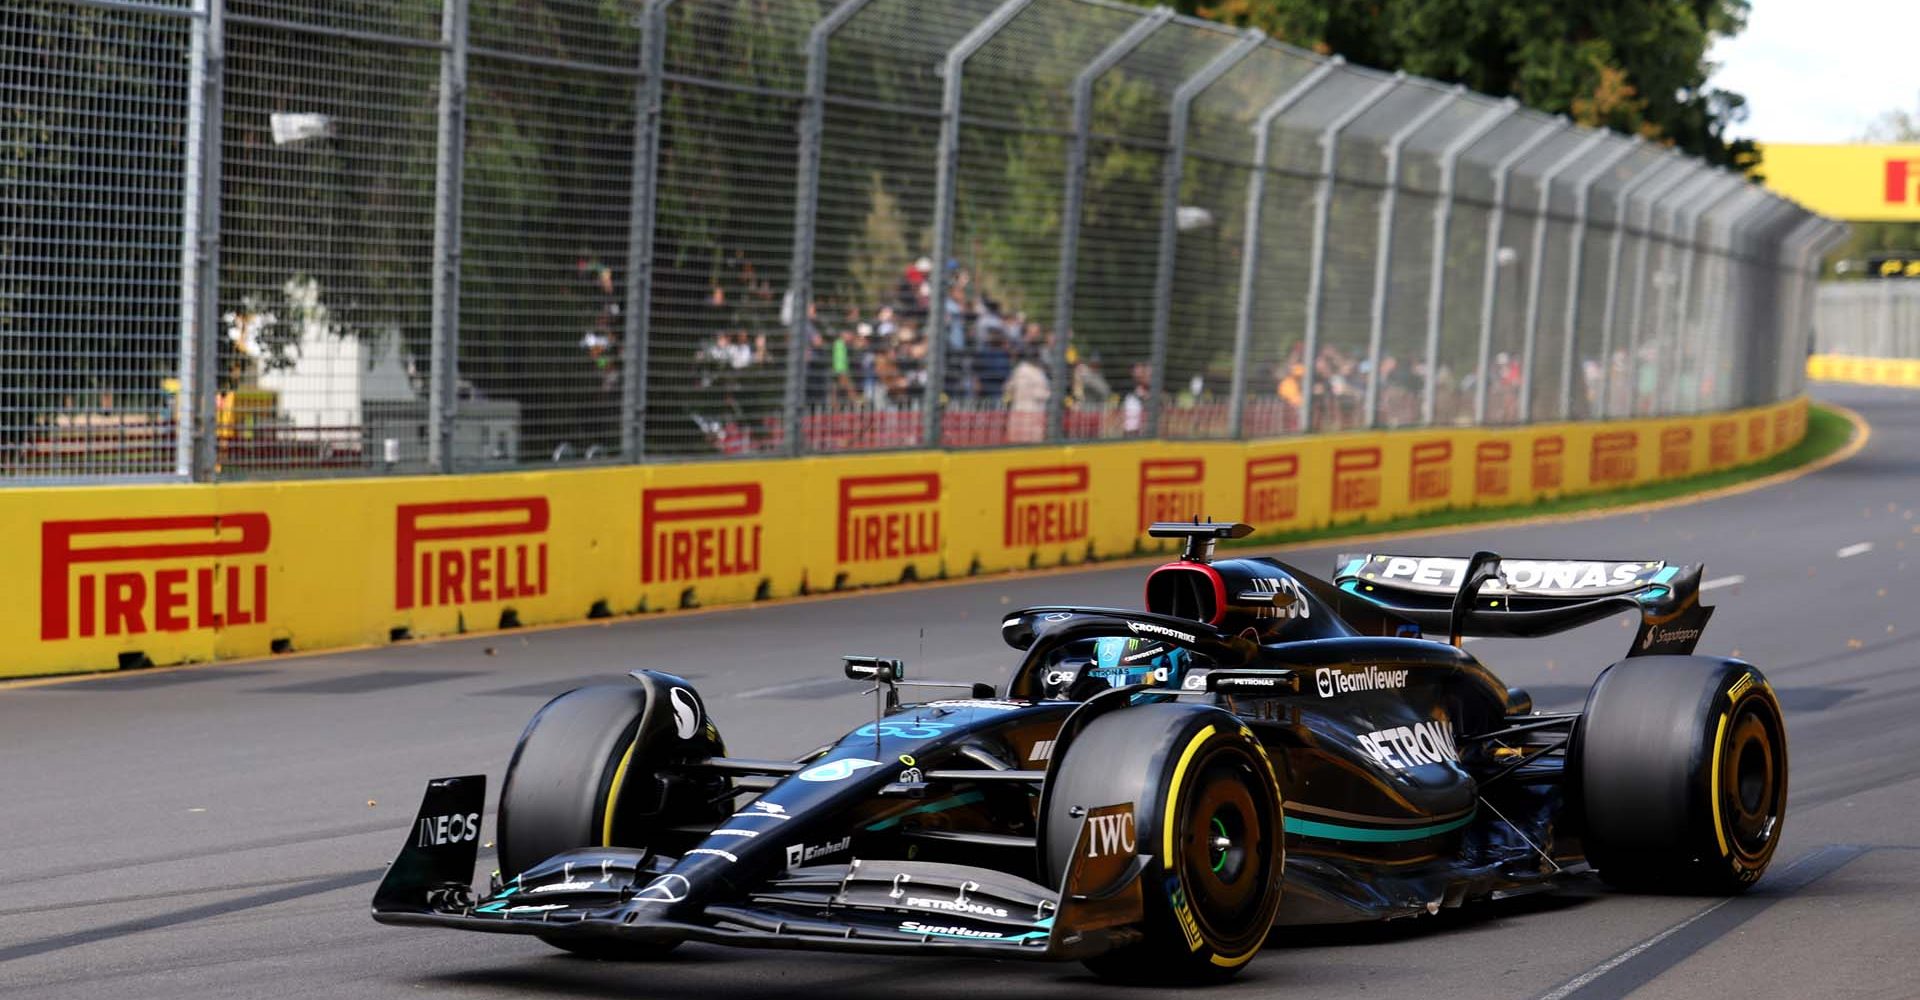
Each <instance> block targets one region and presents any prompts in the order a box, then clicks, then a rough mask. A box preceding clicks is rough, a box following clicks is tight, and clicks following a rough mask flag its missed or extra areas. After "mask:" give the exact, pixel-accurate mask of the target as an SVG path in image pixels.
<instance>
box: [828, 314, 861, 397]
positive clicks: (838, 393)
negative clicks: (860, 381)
mask: <svg viewBox="0 0 1920 1000" xmlns="http://www.w3.org/2000/svg"><path fill="white" fill-rule="evenodd" d="M859 336H860V335H859V334H858V333H856V332H854V331H853V330H847V329H842V330H841V331H840V336H839V337H838V338H837V339H836V340H834V342H833V389H834V402H836V403H841V404H844V405H847V406H855V405H858V403H859V402H860V394H859V393H858V392H857V391H856V390H855V389H854V385H853V355H854V353H855V352H856V351H858V350H859V345H858V344H857V343H856V341H857V339H858V338H859Z"/></svg>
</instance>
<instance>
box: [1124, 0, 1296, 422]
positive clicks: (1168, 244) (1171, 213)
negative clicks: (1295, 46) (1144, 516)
mask: <svg viewBox="0 0 1920 1000" xmlns="http://www.w3.org/2000/svg"><path fill="white" fill-rule="evenodd" d="M1266 42H1267V36H1265V35H1263V34H1261V33H1260V32H1258V31H1254V30H1251V29H1249V30H1248V31H1246V32H1245V33H1244V34H1242V35H1241V36H1240V40H1239V41H1237V42H1235V43H1233V44H1232V45H1230V46H1228V47H1227V49H1226V50H1225V51H1223V52H1221V53H1220V54H1219V55H1217V56H1215V57H1213V61H1211V62H1209V63H1207V64H1206V65H1205V66H1202V67H1201V68H1200V71H1199V72H1197V73H1195V74H1194V75H1193V76H1191V77H1189V78H1187V79H1186V80H1185V81H1184V82H1182V83H1181V84H1180V88H1179V89H1178V90H1176V91H1174V92H1173V104H1172V107H1171V108H1170V109H1169V111H1168V121H1167V162H1166V167H1165V169H1164V171H1163V173H1164V176H1165V181H1166V185H1165V191H1164V193H1163V194H1162V196H1161V203H1160V252H1159V259H1158V260H1157V261H1156V263H1155V270H1154V278H1153V341H1152V343H1151V344H1150V345H1149V348H1148V362H1147V364H1148V368H1149V374H1148V379H1149V382H1148V393H1147V420H1146V424H1147V426H1146V432H1147V434H1148V435H1149V436H1157V435H1158V434H1159V433H1160V410H1161V404H1160V397H1161V395H1162V390H1163V389H1164V388H1165V386H1166V372H1165V369H1166V367H1167V337H1168V336H1169V335H1170V328H1171V326H1172V323H1173V277H1174V275H1173V272H1174V267H1175V264H1176V262H1177V256H1178V246H1179V241H1180V186H1181V183H1182V181H1184V180H1185V177H1186V163H1187V123H1188V121H1189V120H1190V118H1191V117H1192V114H1193V102H1194V101H1195V100H1196V99H1198V98H1199V96H1200V95H1201V94H1202V93H1204V92H1205V91H1206V89H1207V88H1208V87H1211V86H1213V85H1214V83H1215V82H1216V81H1218V80H1219V79H1220V78H1221V77H1222V76H1225V75H1226V74H1227V71H1228V70H1231V69H1233V68H1234V67H1235V66H1238V65H1240V62H1241V61H1242V60H1244V59H1246V58H1247V57H1248V56H1250V55H1252V54H1253V53H1254V52H1255V51H1257V50H1258V49H1259V48H1260V47H1261V46H1262V45H1265V44H1266Z"/></svg>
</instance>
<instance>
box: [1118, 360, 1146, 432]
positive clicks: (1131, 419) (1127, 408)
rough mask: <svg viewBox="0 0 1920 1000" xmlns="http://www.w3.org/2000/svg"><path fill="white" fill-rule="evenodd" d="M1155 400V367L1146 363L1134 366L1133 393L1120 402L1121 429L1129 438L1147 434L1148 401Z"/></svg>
mask: <svg viewBox="0 0 1920 1000" xmlns="http://www.w3.org/2000/svg"><path fill="white" fill-rule="evenodd" d="M1152 398H1153V366H1152V365H1149V364H1147V363H1146V362H1144V361H1137V362H1135V363H1134V365H1133V391H1131V392H1129V393H1127V395H1126V398H1125V399H1122V400H1121V401H1120V429H1121V431H1122V432H1124V433H1125V434H1126V435H1127V436H1128V437H1139V436H1140V435H1142V434H1145V433H1146V432H1147V401H1148V400H1150V399H1152Z"/></svg>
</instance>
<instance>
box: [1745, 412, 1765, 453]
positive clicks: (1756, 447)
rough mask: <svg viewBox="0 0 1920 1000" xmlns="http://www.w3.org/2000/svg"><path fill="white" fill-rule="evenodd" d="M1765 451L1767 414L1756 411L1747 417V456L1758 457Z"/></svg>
mask: <svg viewBox="0 0 1920 1000" xmlns="http://www.w3.org/2000/svg"><path fill="white" fill-rule="evenodd" d="M1766 453H1767V415H1766V414H1764V413H1756V414H1754V415H1753V416H1751V417H1748V418H1747V457H1748V458H1759V457H1760V456H1762V455H1765V454H1766Z"/></svg>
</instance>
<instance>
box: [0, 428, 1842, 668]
mask: <svg viewBox="0 0 1920 1000" xmlns="http://www.w3.org/2000/svg"><path fill="white" fill-rule="evenodd" d="M1805 430H1806V401H1805V400H1803V399H1802V400H1793V401H1791V402H1787V403H1782V404H1778V405H1775V406H1770V407H1762V408H1757V409H1753V410H1745V411H1738V412H1734V413H1725V414H1715V415H1711V416H1700V417H1675V418H1667V419H1658V420H1653V419H1649V420H1632V421H1618V422H1611V423H1603V424H1587V423H1569V424H1549V425H1543V426H1535V427H1517V428H1504V429H1472V428H1462V429H1453V428H1445V429H1438V428H1436V429H1425V430H1414V431H1397V432H1390V433H1370V434H1338V435H1324V436H1318V435H1317V436H1313V437H1306V438H1292V439H1282V440H1270V441H1256V442H1246V443H1212V442H1204V443H1203V442H1196V443H1184V442H1165V441H1143V442H1117V443H1108V444H1089V445H1084V446H1074V447H1044V448H1017V449H997V450H992V451H978V452H958V453H943V452H906V453H894V454H884V455H860V456H844V457H843V456H835V457H812V458H802V459H792V460H775V461H758V462H716V463H711V464H698V465H662V466H637V467H624V468H608V469H592V470H579V471H569V472H529V473H505V474H492V475H475V476H434V477H414V478H394V479H355V480H325V481H309V482H287V483H234V484H212V485H191V486H187V485H160V486H116V487H84V488H78V487H77V488H70V489H69V488H57V489H15V490H0V551H5V552H7V553H10V554H11V555H12V558H13V560H14V562H15V565H16V567H17V570H16V571H15V572H13V573H9V574H7V576H6V579H7V581H8V583H7V588H8V591H9V592H8V593H7V594H6V599H5V600H4V601H0V649H4V650H6V651H7V652H6V654H5V656H4V659H3V660H0V676H5V675H14V676H19V675H33V674H48V673H58V672H68V671H83V670H102V669H111V668H113V667H115V666H116V665H118V664H120V663H123V662H138V661H139V660H140V659H142V658H145V659H147V660H151V661H152V662H154V663H159V664H167V663H179V662H187V661H198V660H207V659H216V658H227V657H241V656H257V655H261V654H265V653H267V652H269V651H272V650H275V649H318V648H326V647H332V646H343V645H358V644H365V643H375V642H385V641H388V640H389V639H390V638H391V637H393V636H396V635H400V634H405V635H411V636H427V635H438V634H446V633H451V632H457V631H463V630H481V629H491V628H496V627H499V626H501V625H503V624H507V623H510V622H514V621H517V622H519V623H521V624H534V623H541V622H564V621H571V620H577V619H581V618H584V617H587V616H588V615H589V614H595V613H602V614H604V613H614V614H619V613H630V612H636V611H657V610H662V609H672V608H678V607H683V606H688V605H693V604H719V603H728V602H740V601H750V600H754V599H764V598H769V597H783V596H787V595H792V594H800V593H809V592H819V591H824V590H833V589H836V588H843V587H853V586H861V585H868V584H879V583H893V582H897V581H900V580H902V579H909V578H911V579H931V578H935V577H940V576H958V575H966V574H969V573H974V572H992V571H996V570H1005V569H1012V568H1020V567H1030V566H1056V565H1062V564H1072V563H1079V562H1083V561H1086V560H1089V559H1097V558H1103V557H1109V556H1118V555H1128V554H1133V553H1137V552H1152V551H1161V550H1164V549H1165V548H1166V546H1165V545H1164V544H1163V543H1161V542H1159V541H1158V540H1154V539H1149V538H1147V536H1146V534H1145V531H1146V526H1147V525H1148V524H1149V523H1150V522H1152V521H1154V520H1167V519H1178V518H1186V517H1190V516H1192V515H1194V514H1196V513H1202V514H1208V515H1211V516H1213V517H1215V518H1217V519H1221V520H1228V519H1241V520H1246V521H1249V522H1251V523H1253V524H1254V525H1255V526H1256V527H1257V528H1258V529H1259V530H1260V531H1262V532H1278V531H1292V530H1300V529H1310V528H1316V527H1321V526H1325V525H1328V524H1334V523H1338V524H1349V523H1359V522H1363V521H1366V522H1378V521H1384V520H1389V519H1392V518H1395V517H1400V516H1404V515H1407V514H1413V513H1418V512H1423V511H1429V510H1435V509H1439V508H1444V507H1471V506H1481V507H1486V506H1504V505H1510V504H1515V503H1525V502H1530V501H1533V500H1538V499H1546V498H1552V497H1558V496H1562V495H1566V494H1574V493H1581V492H1586V491H1590V490H1596V489H1610V488H1617V487H1622V486H1633V485H1638V484H1642V483H1648V482H1652V481H1654V480H1657V479H1670V478H1677V477H1682V476H1688V475H1695V474H1698V473H1702V472H1708V471H1714V470H1718V469H1723V468H1728V467H1731V466H1734V465H1738V464H1744V463H1747V462H1753V461H1758V460H1760V459H1763V458H1766V457H1768V456H1771V455H1773V454H1775V453H1777V452H1779V451H1782V450H1784V449H1786V448H1788V447H1791V446H1792V445H1793V444H1795V443H1797V442H1798V441H1799V440H1800V438H1801V437H1802V436H1803V435H1804V433H1805Z"/></svg>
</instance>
